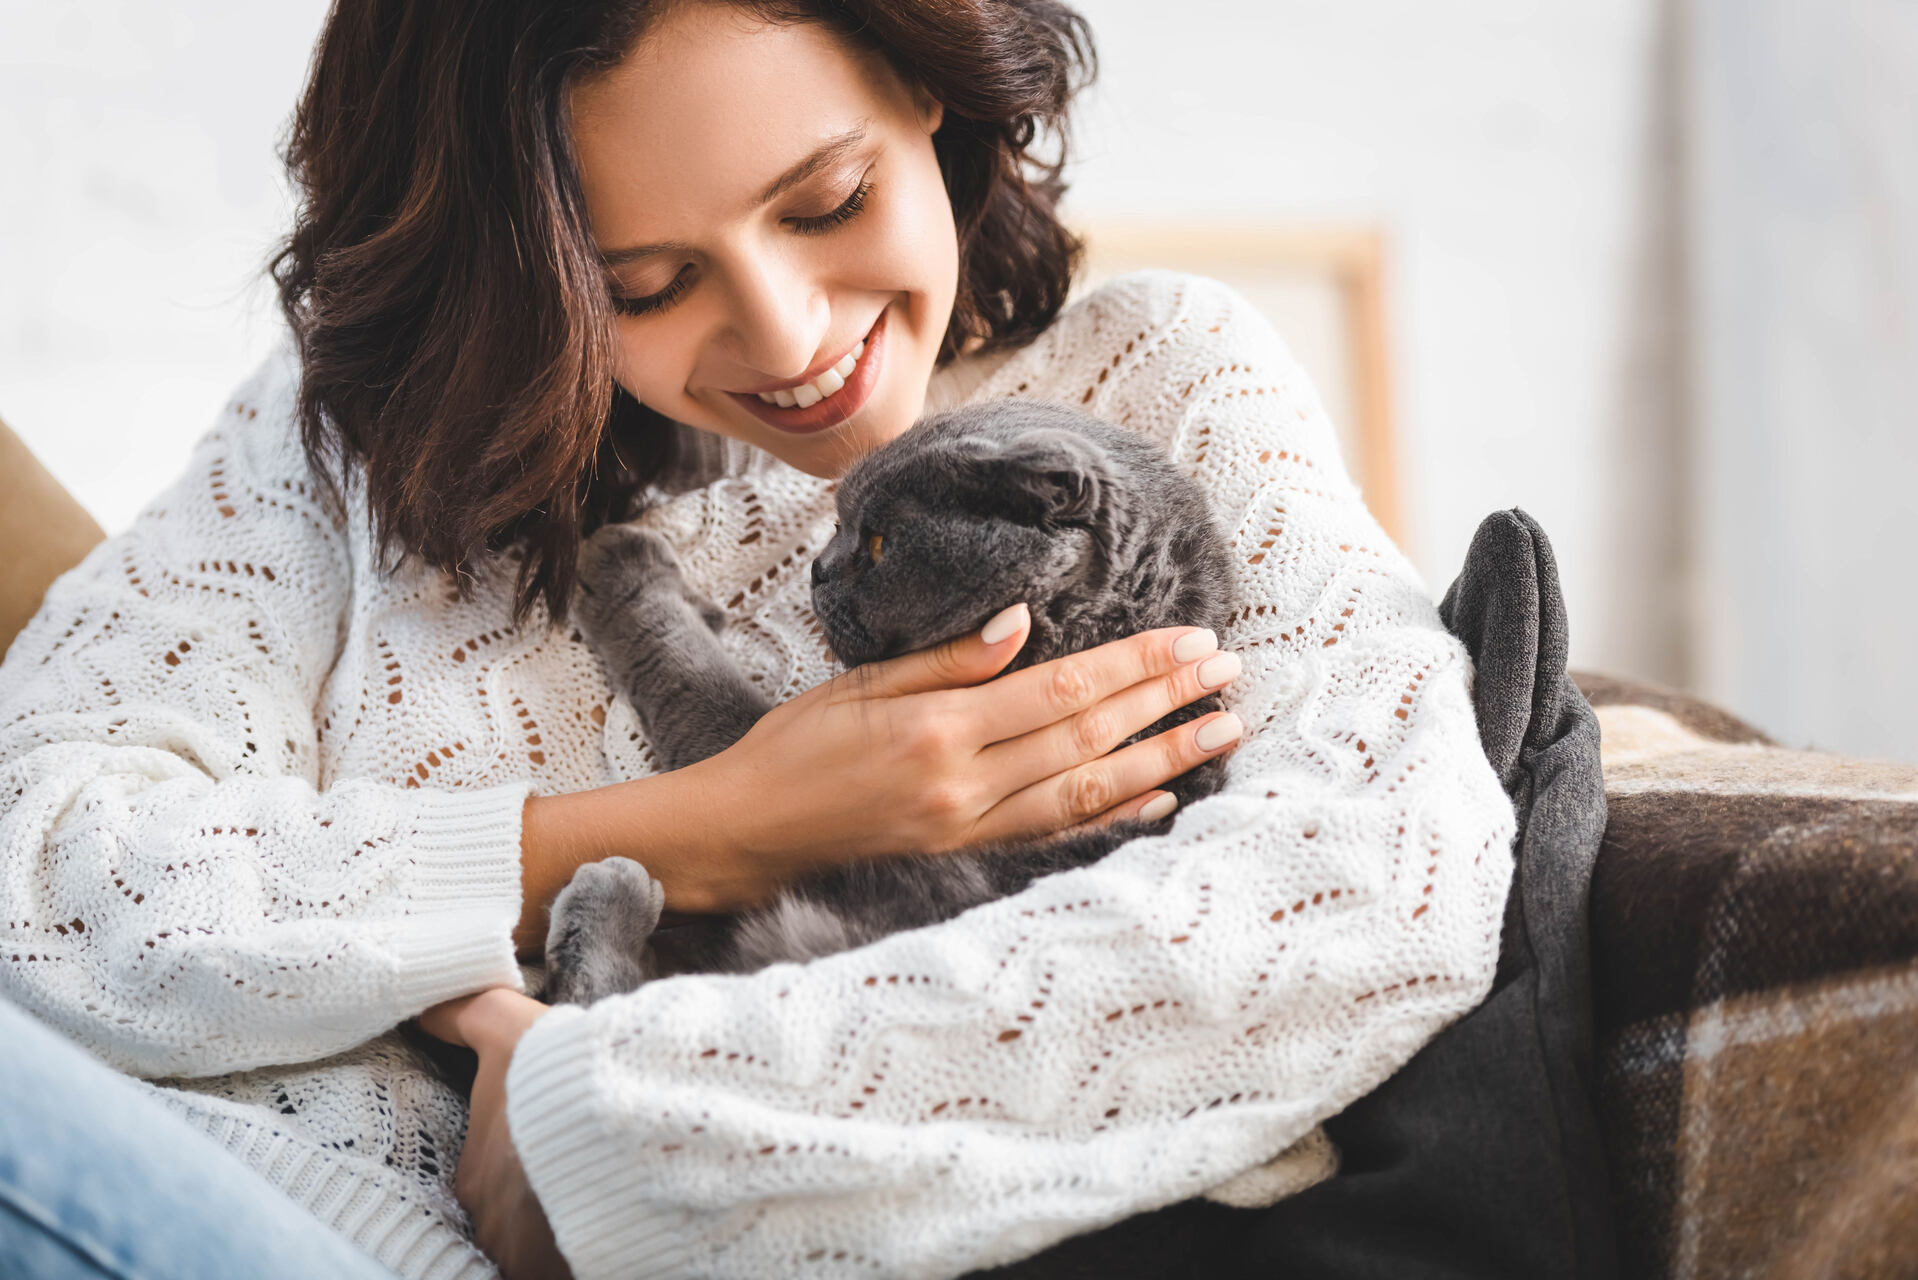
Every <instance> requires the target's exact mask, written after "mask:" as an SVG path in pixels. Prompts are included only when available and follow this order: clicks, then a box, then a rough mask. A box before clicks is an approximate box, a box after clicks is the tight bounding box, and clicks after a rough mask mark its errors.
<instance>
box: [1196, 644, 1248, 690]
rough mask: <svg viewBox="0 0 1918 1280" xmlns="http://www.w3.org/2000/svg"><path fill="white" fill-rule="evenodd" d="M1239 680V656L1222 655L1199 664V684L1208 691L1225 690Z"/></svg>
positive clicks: (1234, 654) (1233, 654)
mask: <svg viewBox="0 0 1918 1280" xmlns="http://www.w3.org/2000/svg"><path fill="white" fill-rule="evenodd" d="M1238 678H1239V655H1238V654H1236V653H1222V654H1220V655H1219V656H1218V657H1216V658H1207V659H1206V660H1205V661H1204V662H1201V663H1200V664H1199V683H1200V684H1201V685H1203V686H1204V687H1206V688H1208V689H1223V688H1224V687H1225V686H1226V685H1229V684H1231V683H1232V682H1233V681H1234V680H1237V679H1238Z"/></svg>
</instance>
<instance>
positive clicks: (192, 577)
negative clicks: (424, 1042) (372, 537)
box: [0, 357, 526, 1076]
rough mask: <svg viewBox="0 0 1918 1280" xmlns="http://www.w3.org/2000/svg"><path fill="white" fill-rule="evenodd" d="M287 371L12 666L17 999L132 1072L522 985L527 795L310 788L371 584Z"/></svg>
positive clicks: (299, 1057)
mask: <svg viewBox="0 0 1918 1280" xmlns="http://www.w3.org/2000/svg"><path fill="white" fill-rule="evenodd" d="M294 377H295V370H294V368H293V364H292V361H291V359H290V357H285V358H281V359H277V360H275V361H273V362H271V363H270V364H269V365H268V366H267V367H266V368H265V369H263V370H262V372H261V373H260V374H259V375H257V376H256V377H255V378H254V379H253V380H252V381H251V382H250V383H249V384H248V385H247V386H246V387H245V388H243V389H242V390H241V392H240V393H239V397H238V399H237V400H236V401H235V403H234V404H233V405H231V406H229V408H228V410H227V411H226V412H225V413H224V414H223V415H222V418H221V420H220V421H219V423H218V424H217V425H216V426H215V428H214V429H213V431H212V432H211V433H210V434H209V435H208V436H207V437H206V439H205V440H203V441H202V442H201V444H200V445H199V447H198V449H197V450H196V452H195V454H194V457H193V461H192V463H191V464H190V466H189V468H188V470H187V472H186V474H185V476H184V478H183V479H182V480H181V481H180V482H179V483H177V484H176V485H175V486H174V487H173V488H172V489H171V490H170V491H169V492H167V493H166V494H164V495H163V496H162V497H161V498H160V499H158V500H157V501H156V502H155V503H154V504H153V505H152V506H151V507H149V508H148V510H147V511H146V512H144V513H143V514H142V515H141V516H140V517H139V519H138V520H136V521H135V523H134V525H133V526H132V527H131V528H130V529H129V530H128V531H126V532H125V533H123V534H121V535H119V536H117V537H115V538H113V539H111V540H109V541H107V542H106V543H104V544H102V545H100V546H99V547H98V548H96V549H95V550H94V552H93V553H92V554H91V555H90V556H89V557H88V558H87V560H86V561H85V563H84V564H82V565H81V566H80V567H79V568H77V569H76V570H74V571H73V572H72V573H70V574H68V575H67V576H65V577H63V578H62V579H60V580H59V581H58V582H57V583H55V584H54V586H53V587H52V589H51V590H50V591H49V593H48V596H47V599H46V602H45V605H44V606H43V608H42V609H41V611H40V613H39V615H38V616H37V617H36V618H35V619H34V621H33V622H32V623H31V624H30V625H29V627H28V628H27V629H26V630H25V631H24V632H22V633H21V635H20V636H19V637H18V639H16V641H15V642H14V645H13V648H12V649H11V651H10V652H9V653H8V655H7V661H6V663H5V665H4V667H0V993H3V994H4V995H5V996H6V997H8V998H10V999H12V1000H13V1001H15V1002H16V1003H18V1004H20V1005H21V1006H22V1007H24V1008H26V1009H27V1010H28V1011H30V1012H31V1013H33V1014H35V1015H36V1016H38V1017H40V1018H42V1019H44V1020H46V1021H48V1022H50V1023H52V1024H54V1025H56V1026H57V1027H59V1028H60V1029H61V1030H62V1031H63V1032H65V1033H66V1034H67V1035H69V1036H70V1037H72V1038H74V1039H76V1040H78V1041H80V1042H81V1043H83V1044H85V1045H86V1046H87V1047H89V1048H91V1049H92V1050H93V1051H94V1052H96V1053H97V1054H99V1055H100V1056H101V1057H103V1058H105V1059H106V1060H107V1061H108V1062H110V1063H112V1064H113V1065H114V1066H116V1067H119V1068H121V1069H123V1070H126V1071H129V1072H132V1073H134V1074H138V1075H146V1076H161V1075H195V1074H211V1073H218V1072H226V1071H233V1070H238V1069H242V1068H249V1067H255V1066H260V1065H263V1064H267V1063H275V1062H301V1061H311V1060H313V1059H316V1058H320V1057H324V1056H326V1055H328V1054H332V1053H336V1052H338V1051H340V1050H342V1049H345V1048H347V1047H349V1046H351V1045H354V1044H357V1043H360V1042H361V1041H364V1040H366V1039H367V1038H368V1037H370V1036H372V1035H375V1034H377V1033H379V1032H381V1031H384V1030H386V1029H387V1028H390V1027H392V1026H393V1025H394V1024H395V1023H397V1022H399V1021H401V1020H403V1019H405V1018H407V1017H410V1016H412V1015H413V1014H416V1013H418V1012H419V1011H420V1010H421V1009H423V1008H425V1007H426V1006H428V1005H430V1004H432V1003H434V1002H435V1001H438V1000H443V999H446V998H448V997H451V996H455V995H459V994H462V993H464V992H469V991H473V990H476V989H479V988H481V987H485V986H489V985H500V984H503V985H509V986H517V985H518V982H519V975H518V969H517V967H516V966H515V965H514V963H513V956H512V950H511V945H510V940H509V935H510V929H511V926H512V923H513V921H514V919H515V917H516V916H517V914H518V911H519V905H520V886H519V878H520V864H519V850H518V843H519V836H520V814H521V809H522V807H523V805H524V804H525V801H526V788H525V787H524V786H523V785H509V786H502V787H496V788H490V789H479V790H474V791H471V792H444V793H434V792H430V791H426V790H410V789H404V788H402V787H399V786H396V785H392V784H388V783H383V782H373V781H369V780H363V779H360V780H351V779H349V780H337V781H335V782H333V784H332V785H330V786H328V787H326V788H324V789H322V788H321V787H320V785H319V783H320V776H319V768H320V766H319V760H320V752H319V745H318V726H316V724H315V722H314V712H313V708H314V706H315V702H316V700H317V698H318V696H319V692H320V689H321V687H322V685H323V683H324V681H325V680H326V678H327V676H328V674H329V672H330V671H331V669H332V666H333V663H334V660H335V657H336V654H337V651H338V646H339V644H340V639H341V635H342V628H343V627H344V625H345V617H346V614H347V611H348V609H349V608H350V603H351V599H352V594H353V570H352V565H351V551H350V548H349V539H348V536H347V535H346V534H345V533H343V532H342V531H340V530H338V529H336V527H335V526H334V524H333V522H332V520H331V519H329V518H328V516H327V515H326V514H325V512H324V511H323V510H322V509H321V506H320V503H319V502H318V501H317V500H316V497H315V495H314V494H313V493H312V492H311V491H310V488H309V483H308V480H307V478H306V477H307V474H308V473H307V470H306V466H305V462H304V459H303V458H302V456H301V454H300V451H299V447H298V437H297V432H296V431H295V429H294V428H293V425H292V423H291V421H290V418H289V416H288V415H289V412H290V406H291V403H292V380H293V378H294Z"/></svg>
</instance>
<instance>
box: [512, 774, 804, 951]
mask: <svg viewBox="0 0 1918 1280" xmlns="http://www.w3.org/2000/svg"><path fill="white" fill-rule="evenodd" d="M708 772H709V771H708V770H706V769H703V768H702V767H700V766H698V765H694V766H692V767H690V768H686V769H679V770H676V771H674V772H672V773H663V774H659V775H656V776H654V777H650V778H636V779H634V780H633V781H631V782H621V783H616V784H614V785H613V786H610V787H599V788H596V789H594V790H592V791H578V792H574V793H572V794H571V795H555V796H531V797H528V799H527V801H526V808H525V810H524V812H523V814H522V816H521V820H520V821H521V825H520V888H521V896H520V917H519V925H518V927H517V928H516V929H514V931H513V944H514V947H515V949H516V950H517V951H518V952H519V954H520V956H521V957H522V958H526V959H534V958H537V957H538V956H539V955H541V954H542V953H543V951H544V949H545V940H546V922H547V911H548V909H549V908H550V907H551V906H552V905H553V899H554V898H555V897H557V896H558V895H559V891H560V890H561V889H563V888H565V887H566V882H567V881H568V880H570V879H572V877H573V872H574V871H576V870H578V869H579V868H580V867H581V866H583V865H584V864H586V863H588V862H596V861H598V860H599V859H601V858H610V857H624V858H631V859H633V860H634V861H635V862H638V863H640V864H641V865H643V866H644V867H645V868H646V872H647V874H648V875H650V876H652V877H653V879H655V880H657V881H658V882H659V883H660V886H661V887H662V888H663V889H664V890H665V891H666V908H667V910H669V911H682V912H688V913H704V912H713V911H729V910H735V909H737V908H739V907H742V906H745V905H748V904H749V903H751V902H753V901H756V900H758V899H759V898H761V897H763V896H764V895H765V893H766V892H767V891H768V886H767V885H765V884H764V883H763V882H762V881H763V876H762V875H760V874H759V873H758V872H756V870H755V867H754V864H753V862H752V861H751V860H749V859H747V858H745V857H742V856H740V853H739V848H738V844H737V842H736V841H733V840H731V839H728V838H727V836H726V835H725V827H724V825H723V822H722V821H720V820H718V815H722V814H723V813H724V812H725V810H724V809H723V808H715V807H714V806H713V804H712V803H710V799H711V798H710V796H709V794H708V793H709V792H710V791H711V790H712V786H711V782H712V780H711V779H709V778H708V776H707V774H708Z"/></svg>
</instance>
